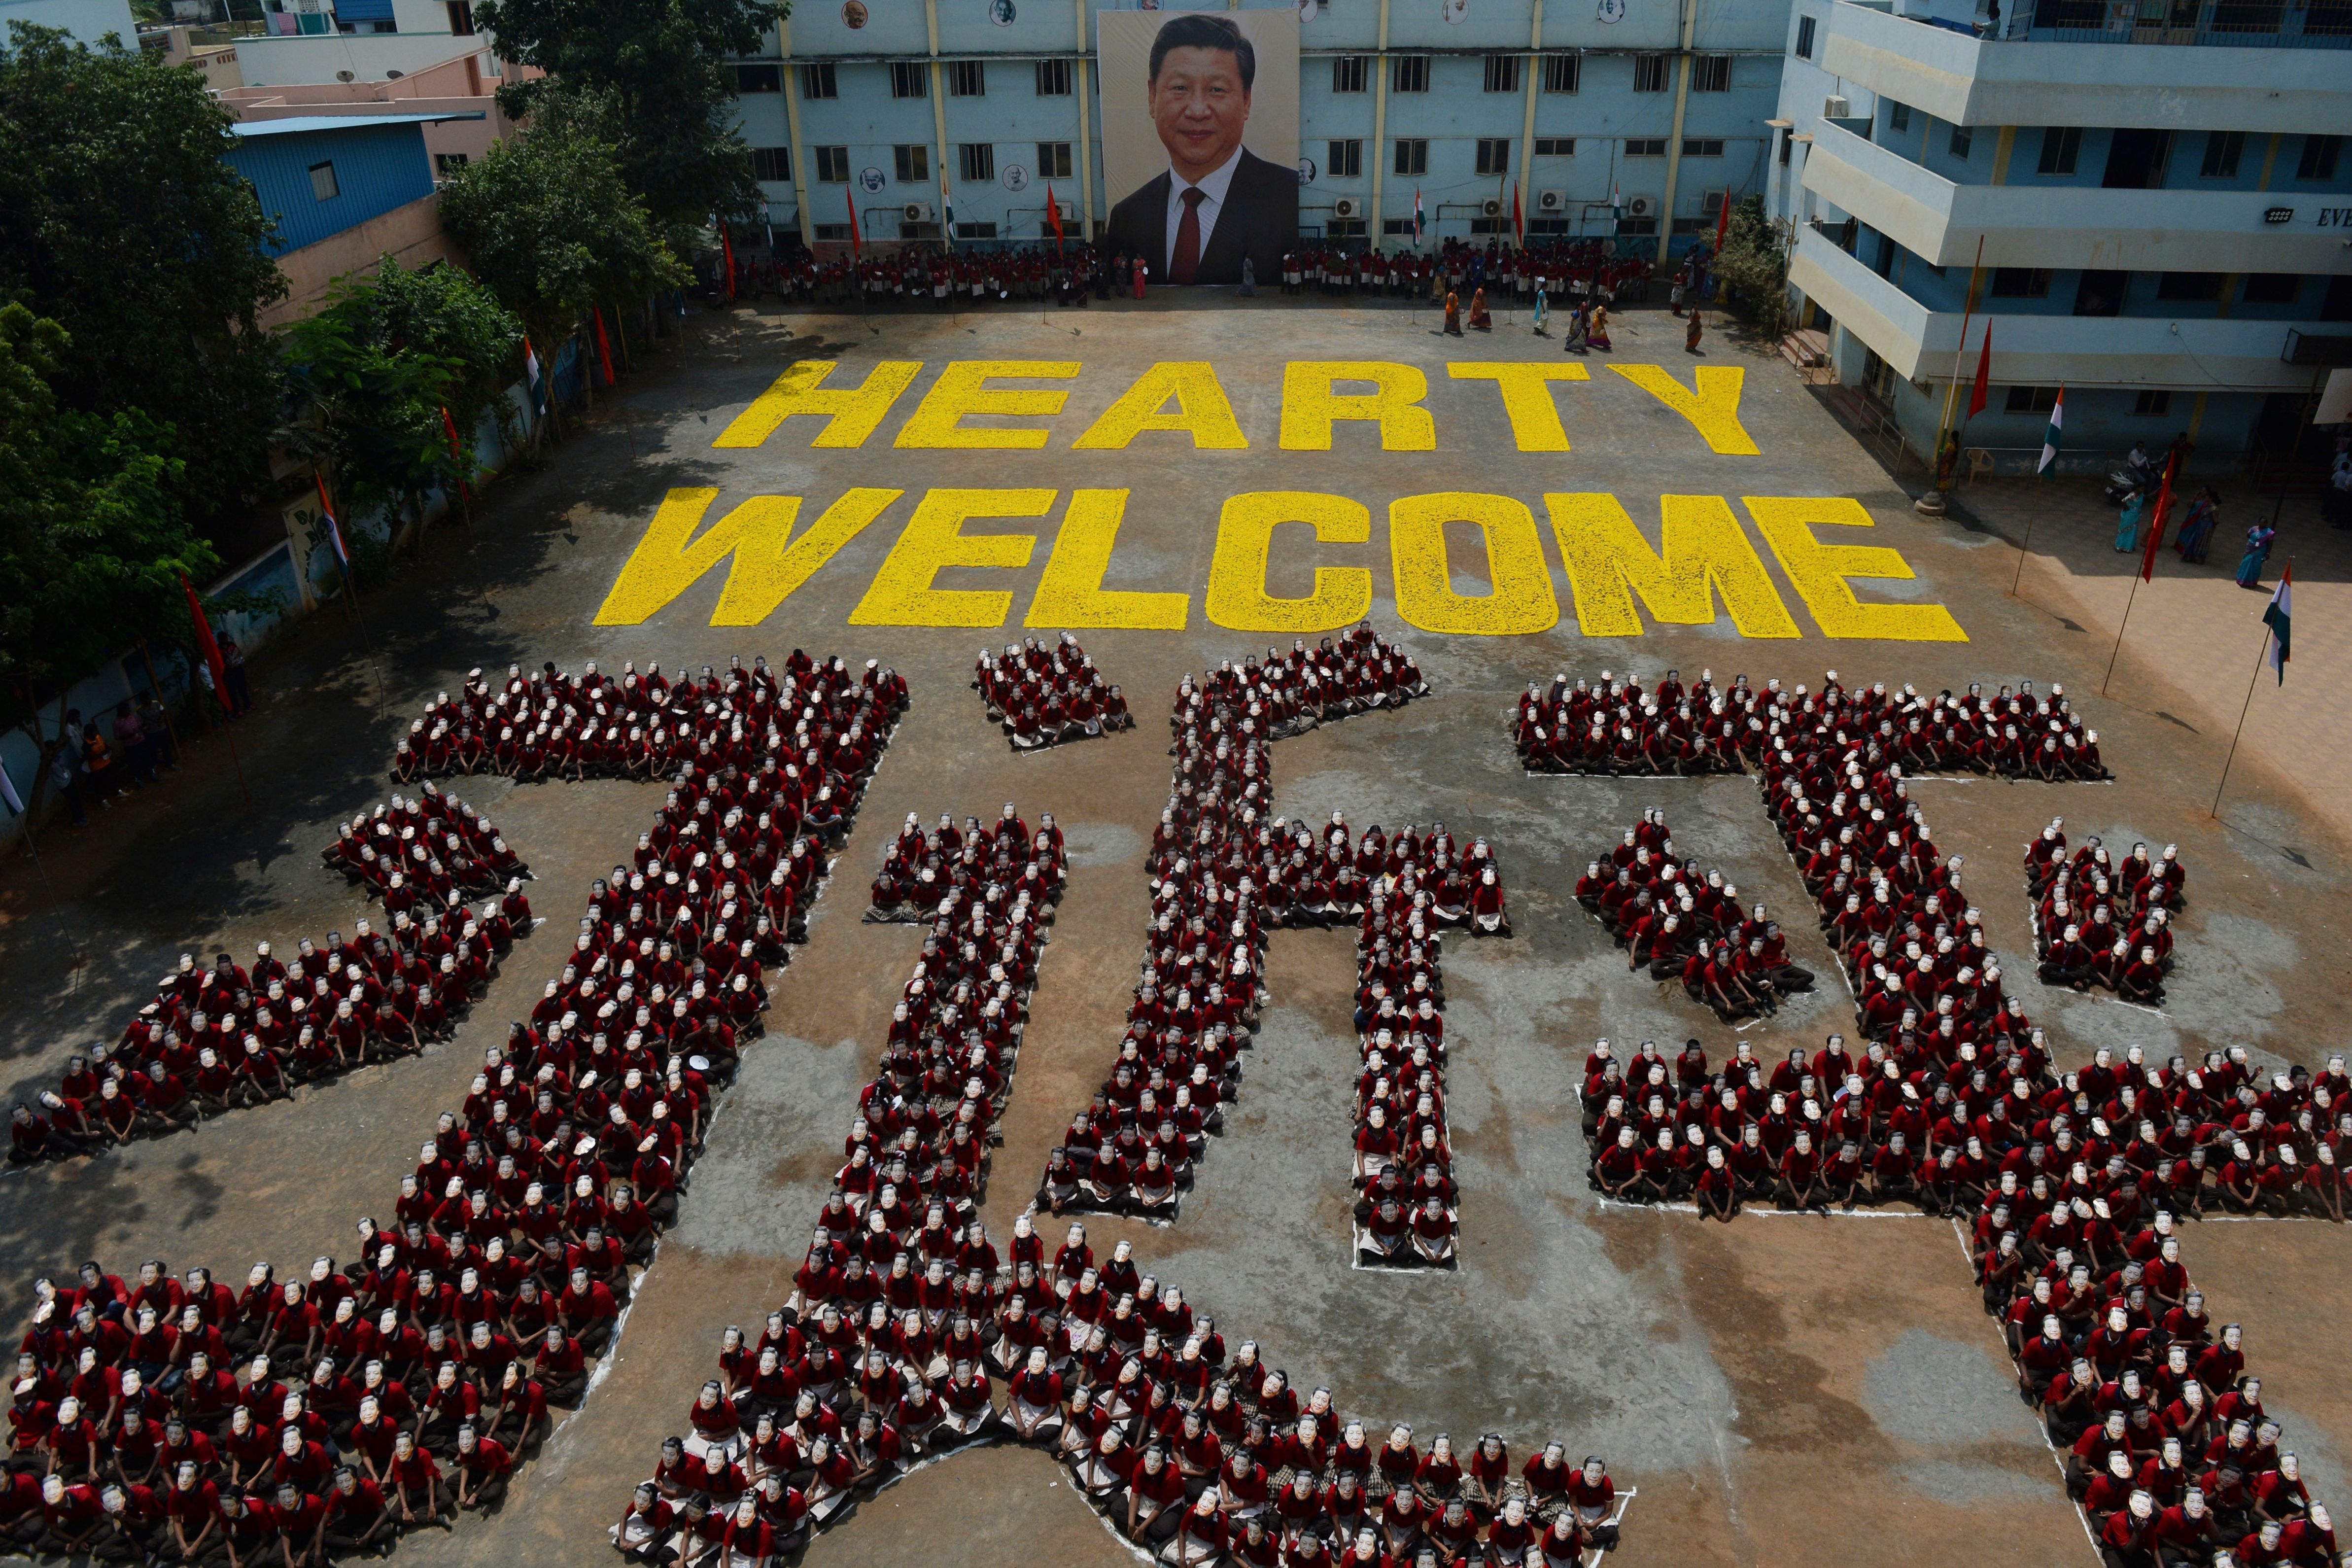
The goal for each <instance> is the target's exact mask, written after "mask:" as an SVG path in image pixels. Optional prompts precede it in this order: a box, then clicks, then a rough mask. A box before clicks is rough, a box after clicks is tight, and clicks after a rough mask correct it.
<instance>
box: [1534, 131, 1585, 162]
mask: <svg viewBox="0 0 2352 1568" xmlns="http://www.w3.org/2000/svg"><path fill="white" fill-rule="evenodd" d="M1536 156H1537V157H1538V158H1573V157H1575V156H1576V138H1575V137H1573V136H1538V137H1537V138H1536Z"/></svg>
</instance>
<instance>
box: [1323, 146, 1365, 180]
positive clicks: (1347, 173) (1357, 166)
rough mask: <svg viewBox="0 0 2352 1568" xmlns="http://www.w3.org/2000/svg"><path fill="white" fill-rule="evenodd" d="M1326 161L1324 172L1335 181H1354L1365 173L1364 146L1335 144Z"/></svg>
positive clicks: (1330, 149)
mask: <svg viewBox="0 0 2352 1568" xmlns="http://www.w3.org/2000/svg"><path fill="white" fill-rule="evenodd" d="M1328 153H1329V155H1328V157H1327V158H1326V159H1325V160H1324V163H1323V172H1324V173H1325V174H1328V175H1330V176H1331V177H1332V178H1333V179H1335V180H1352V179H1354V178H1356V177H1357V176H1358V175H1359V174H1362V173H1363V172H1364V144H1363V143H1362V142H1332V143H1331V144H1330V147H1329V149H1328Z"/></svg>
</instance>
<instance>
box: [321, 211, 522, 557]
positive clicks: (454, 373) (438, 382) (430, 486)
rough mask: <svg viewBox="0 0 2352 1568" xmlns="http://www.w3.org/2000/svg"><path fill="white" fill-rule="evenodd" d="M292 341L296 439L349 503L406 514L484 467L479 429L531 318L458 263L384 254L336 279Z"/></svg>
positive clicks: (507, 375) (510, 372) (510, 371)
mask: <svg viewBox="0 0 2352 1568" xmlns="http://www.w3.org/2000/svg"><path fill="white" fill-rule="evenodd" d="M285 348H287V390H289V393H291V406H294V421H291V426H289V428H287V430H285V433H282V437H280V439H282V442H285V447H289V449H291V451H301V454H306V456H310V458H313V461H315V463H318V466H320V468H322V470H327V475H330V479H331V484H334V487H336V489H339V491H341V494H343V500H346V505H352V503H355V505H383V508H388V510H391V512H393V517H395V520H397V517H407V515H412V512H414V515H421V508H424V503H425V499H428V496H430V494H433V491H436V489H440V491H445V494H454V491H457V484H458V479H463V478H470V475H473V468H475V451H473V430H475V426H478V423H480V418H482V414H485V411H487V409H489V406H491V405H494V402H497V400H499V393H501V390H503V385H506V381H508V378H510V376H513V372H515V357H518V353H520V348H522V322H518V320H515V315H513V312H510V310H506V306H501V303H499V300H497V299H494V296H491V294H489V289H485V287H482V284H478V282H475V279H470V278H466V275H463V273H461V270H457V268H452V266H428V268H424V270H416V273H407V270H402V268H400V261H395V258H393V257H383V258H381V261H379V263H376V270H374V273H372V275H352V278H343V279H336V287H334V289H331V291H330V296H327V303H324V308H320V310H318V312H315V315H310V318H306V320H301V322H294V324H291V327H289V329H287V334H285ZM445 409H446V416H445ZM452 426H454V428H457V433H458V449H457V451H452V449H449V428H452Z"/></svg>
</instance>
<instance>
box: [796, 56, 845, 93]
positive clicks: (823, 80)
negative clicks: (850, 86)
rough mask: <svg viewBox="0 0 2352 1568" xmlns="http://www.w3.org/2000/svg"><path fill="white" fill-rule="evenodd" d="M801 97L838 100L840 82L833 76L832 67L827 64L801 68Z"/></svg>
mask: <svg viewBox="0 0 2352 1568" xmlns="http://www.w3.org/2000/svg"><path fill="white" fill-rule="evenodd" d="M801 96H802V97H803V98H839V97H840V96H841V82H840V80H839V79H838V78H837V77H835V74H834V69H833V67H832V66H831V65H829V64H827V65H813V66H803V67H801Z"/></svg>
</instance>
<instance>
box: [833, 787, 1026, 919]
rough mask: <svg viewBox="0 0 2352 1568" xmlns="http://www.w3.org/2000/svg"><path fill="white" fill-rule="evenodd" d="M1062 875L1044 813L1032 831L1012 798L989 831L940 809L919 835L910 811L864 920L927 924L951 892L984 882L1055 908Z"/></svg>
mask: <svg viewBox="0 0 2352 1568" xmlns="http://www.w3.org/2000/svg"><path fill="white" fill-rule="evenodd" d="M1068 874H1069V849H1068V847H1067V844H1066V840H1065V839H1064V838H1063V837H1062V830H1061V828H1060V826H1058V825H1056V824H1055V821H1054V814H1053V813H1052V812H1050V811H1049V812H1046V813H1045V814H1043V815H1042V816H1039V817H1038V819H1037V827H1036V831H1034V833H1033V832H1031V831H1030V829H1029V826H1028V824H1027V823H1026V822H1025V821H1024V820H1023V819H1022V817H1021V815H1020V813H1019V812H1017V811H1015V810H1014V809H1013V803H1012V802H1011V801H1006V802H1005V803H1004V809H1003V812H1002V813H1001V814H999V816H998V817H997V821H996V826H994V827H985V826H982V824H981V820H980V818H978V817H977V816H967V817H965V818H964V819H963V826H961V828H959V827H958V826H956V823H955V816H954V814H953V813H950V812H942V813H941V814H940V823H939V826H937V827H935V828H933V829H932V830H931V831H930V832H929V833H925V832H924V831H923V824H922V819H921V818H920V817H919V816H917V815H916V814H915V813H913V812H911V811H910V812H908V814H907V822H906V826H904V827H902V828H900V829H899V831H898V838H897V839H896V840H895V841H893V842H892V844H891V846H890V847H889V849H888V851H887V853H886V854H885V855H884V856H883V859H882V869H881V871H880V872H879V873H878V874H877V876H876V877H875V879H874V886H873V889H872V898H871V902H870V903H869V904H868V906H867V908H866V919H867V920H868V921H876V922H887V921H911V922H913V923H916V924H919V925H928V924H929V923H930V921H931V919H932V917H933V915H934V913H935V912H936V911H937V910H938V909H939V906H940V900H942V899H944V898H946V897H947V896H948V894H949V893H950V891H952V890H953V889H958V888H963V889H971V890H975V891H976V890H978V889H982V888H985V887H987V886H988V885H989V884H991V883H994V884H996V885H998V886H1000V887H1002V888H1003V889H1005V893H1006V895H1011V894H1014V893H1020V892H1026V893H1027V894H1028V895H1029V901H1030V902H1032V903H1034V904H1038V905H1045V904H1050V903H1055V902H1058V901H1059V900H1060V899H1061V896H1062V884H1063V882H1064V880H1065V879H1066V877H1067V876H1068Z"/></svg>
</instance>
